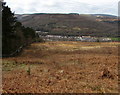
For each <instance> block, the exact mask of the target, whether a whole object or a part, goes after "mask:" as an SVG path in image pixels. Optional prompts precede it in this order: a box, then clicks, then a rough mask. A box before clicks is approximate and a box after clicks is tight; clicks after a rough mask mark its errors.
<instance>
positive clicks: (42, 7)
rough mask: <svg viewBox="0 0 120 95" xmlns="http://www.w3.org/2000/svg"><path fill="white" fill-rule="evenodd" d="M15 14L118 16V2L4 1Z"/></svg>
mask: <svg viewBox="0 0 120 95" xmlns="http://www.w3.org/2000/svg"><path fill="white" fill-rule="evenodd" d="M4 1H5V2H6V3H7V5H8V6H9V7H10V8H11V10H12V11H13V12H15V13H16V14H27V13H80V14H112V15H117V14H118V1H119V0H4Z"/></svg>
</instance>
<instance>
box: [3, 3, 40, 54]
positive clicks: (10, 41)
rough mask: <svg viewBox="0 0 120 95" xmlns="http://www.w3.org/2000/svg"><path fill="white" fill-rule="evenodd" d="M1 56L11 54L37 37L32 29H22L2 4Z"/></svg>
mask: <svg viewBox="0 0 120 95" xmlns="http://www.w3.org/2000/svg"><path fill="white" fill-rule="evenodd" d="M1 11H2V55H3V56H6V55H13V53H14V52H15V51H16V50H17V49H19V48H22V47H23V46H25V45H28V44H30V43H32V42H33V41H34V40H35V39H36V37H38V36H37V35H36V33H35V31H34V30H33V29H32V28H29V27H24V26H23V25H22V24H21V23H20V22H18V21H17V18H16V17H15V14H14V13H13V12H12V11H11V9H10V8H9V7H8V6H6V3H5V2H2V10H1Z"/></svg>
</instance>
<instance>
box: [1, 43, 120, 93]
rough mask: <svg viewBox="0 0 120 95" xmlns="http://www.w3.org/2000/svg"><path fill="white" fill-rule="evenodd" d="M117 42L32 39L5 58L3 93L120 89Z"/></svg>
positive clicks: (115, 90)
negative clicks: (19, 51) (12, 54)
mask: <svg viewBox="0 0 120 95" xmlns="http://www.w3.org/2000/svg"><path fill="white" fill-rule="evenodd" d="M118 45H120V43H118V42H103V43H102V42H73V41H71V42H70V41H68V42H67V41H58V42H45V43H33V44H31V45H30V46H29V47H27V48H26V49H24V51H23V52H22V53H21V55H19V56H17V57H11V58H3V83H2V85H3V93H66V92H67V93H118V57H119V56H118Z"/></svg>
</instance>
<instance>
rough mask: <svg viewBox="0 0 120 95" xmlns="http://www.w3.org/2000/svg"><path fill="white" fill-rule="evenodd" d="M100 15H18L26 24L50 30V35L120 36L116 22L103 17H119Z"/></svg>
mask: <svg viewBox="0 0 120 95" xmlns="http://www.w3.org/2000/svg"><path fill="white" fill-rule="evenodd" d="M98 15H99V14H98ZM98 15H97V14H96V15H91V14H90V15H85V14H81V15H79V14H44V13H43V14H42V13H38V14H23V15H16V16H17V17H18V20H19V21H20V22H22V24H23V25H24V26H26V27H32V28H33V29H35V30H39V31H44V32H49V33H48V34H50V35H67V36H78V35H79V36H83V35H84V36H102V37H116V36H118V33H117V25H116V24H111V23H108V22H107V23H106V22H104V21H102V20H103V18H104V19H107V18H106V17H109V20H113V19H117V17H115V16H110V15H102V18H100V17H101V15H100V16H99V18H98ZM99 19H101V20H99Z"/></svg>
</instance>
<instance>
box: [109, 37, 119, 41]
mask: <svg viewBox="0 0 120 95" xmlns="http://www.w3.org/2000/svg"><path fill="white" fill-rule="evenodd" d="M111 39H112V41H120V38H111Z"/></svg>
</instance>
